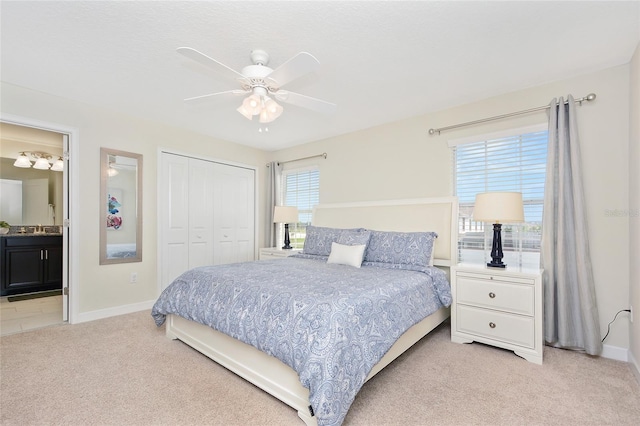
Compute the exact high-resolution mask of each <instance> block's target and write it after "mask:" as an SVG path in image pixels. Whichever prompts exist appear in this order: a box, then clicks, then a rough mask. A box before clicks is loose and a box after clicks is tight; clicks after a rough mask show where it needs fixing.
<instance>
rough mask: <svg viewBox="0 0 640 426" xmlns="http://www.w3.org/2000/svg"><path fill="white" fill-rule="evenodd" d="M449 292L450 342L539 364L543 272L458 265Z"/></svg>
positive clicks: (541, 347) (540, 357) (541, 345)
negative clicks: (497, 350) (476, 345)
mask: <svg viewBox="0 0 640 426" xmlns="http://www.w3.org/2000/svg"><path fill="white" fill-rule="evenodd" d="M451 292H452V295H453V304H452V306H451V341H452V342H455V343H471V342H473V341H476V342H481V343H485V344H487V345H492V346H496V347H500V348H504V349H508V350H511V351H514V352H515V354H516V355H518V356H521V357H522V358H524V359H526V360H527V361H530V362H533V363H535V364H542V351H543V340H544V338H543V329H542V303H543V300H542V271H540V270H537V269H535V270H531V269H528V270H527V269H522V268H517V267H515V268H514V267H509V266H507V268H505V269H498V268H489V267H486V266H483V265H470V264H458V265H457V266H456V267H455V268H454V270H453V274H452V279H451Z"/></svg>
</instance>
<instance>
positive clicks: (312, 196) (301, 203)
mask: <svg viewBox="0 0 640 426" xmlns="http://www.w3.org/2000/svg"><path fill="white" fill-rule="evenodd" d="M319 202H320V171H319V170H318V169H317V168H315V167H314V168H305V169H294V170H285V171H283V172H282V204H283V205H285V206H296V207H298V223H291V224H289V238H290V239H291V246H292V247H294V248H302V247H303V246H304V238H305V236H306V227H307V225H310V224H311V215H312V213H313V207H314V206H315V205H317V204H318V203H319ZM283 239H284V230H283V229H282V230H281V233H280V241H282V240H283Z"/></svg>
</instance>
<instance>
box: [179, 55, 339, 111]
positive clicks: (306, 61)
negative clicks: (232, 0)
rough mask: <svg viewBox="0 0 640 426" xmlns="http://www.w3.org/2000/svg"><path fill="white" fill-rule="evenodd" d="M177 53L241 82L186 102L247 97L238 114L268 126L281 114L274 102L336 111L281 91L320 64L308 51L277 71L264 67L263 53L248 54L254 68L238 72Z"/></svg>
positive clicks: (320, 102) (200, 57)
mask: <svg viewBox="0 0 640 426" xmlns="http://www.w3.org/2000/svg"><path fill="white" fill-rule="evenodd" d="M177 51H178V53H180V54H181V55H184V56H186V57H187V58H189V59H192V60H194V61H196V62H199V63H200V64H202V65H205V66H207V67H209V68H211V69H213V70H215V71H217V72H218V73H219V74H221V75H222V76H223V77H226V78H228V79H233V80H235V81H237V82H239V83H240V89H235V90H227V91H224V92H217V93H210V94H208V95H202V96H195V97H192V98H187V99H185V102H188V103H198V102H202V101H208V100H211V99H213V98H221V97H235V96H238V95H249V96H247V97H246V98H245V99H244V101H243V102H242V105H240V107H239V108H238V109H237V111H238V112H239V113H240V114H242V115H243V116H245V117H246V118H248V119H249V120H251V119H252V118H253V116H254V115H257V116H258V117H259V121H260V123H269V122H271V121H273V120H275V119H276V118H278V117H279V116H280V115H281V114H282V111H283V108H282V106H281V105H279V104H278V103H277V102H276V101H275V100H274V99H276V100H278V101H281V102H285V103H288V104H291V105H295V106H299V107H302V108H307V109H310V110H313V111H317V112H321V113H325V114H330V113H332V112H334V111H335V110H336V104H333V103H331V102H327V101H323V100H321V99H316V98H312V97H310V96H305V95H301V94H299V93H294V92H289V91H286V90H282V87H283V86H284V85H286V84H287V83H289V82H291V81H293V80H295V79H297V78H299V77H302V76H303V75H305V74H308V73H310V72H312V71H314V70H315V69H316V68H317V67H318V66H319V65H320V62H318V60H317V59H316V58H314V57H313V56H312V55H311V54H309V53H307V52H300V53H298V54H297V55H295V56H294V57H293V58H291V59H289V60H288V61H286V62H285V63H283V64H282V65H280V66H279V67H278V68H276V69H272V68H269V67H268V66H267V64H268V63H269V54H268V53H267V52H265V51H264V50H253V51H252V52H251V62H252V64H253V65H248V66H246V67H244V68H243V69H242V71H241V72H238V71H235V70H233V69H232V68H230V67H228V66H226V65H224V64H223V63H221V62H219V61H217V60H215V59H213V58H210V57H209V56H207V55H205V54H204V53H201V52H199V51H197V50H195V49H192V48H190V47H180V48H178V49H177Z"/></svg>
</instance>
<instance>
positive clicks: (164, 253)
mask: <svg viewBox="0 0 640 426" xmlns="http://www.w3.org/2000/svg"><path fill="white" fill-rule="evenodd" d="M188 189H189V159H188V158H187V157H182V156H180V155H173V154H167V153H164V152H163V153H162V154H161V173H160V190H159V191H158V197H159V198H160V203H159V206H160V215H159V216H160V238H159V240H160V253H161V259H159V263H160V288H161V289H164V288H166V287H167V286H168V285H169V284H171V282H172V281H173V280H174V279H175V278H177V277H178V276H179V275H180V274H181V273H183V272H184V271H186V270H187V269H189V208H188V206H189V191H188Z"/></svg>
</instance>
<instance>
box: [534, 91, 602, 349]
mask: <svg viewBox="0 0 640 426" xmlns="http://www.w3.org/2000/svg"><path fill="white" fill-rule="evenodd" d="M575 110H576V106H575V102H574V100H573V97H572V96H571V95H569V97H568V99H567V103H566V104H565V102H564V99H563V98H560V100H558V101H557V102H556V99H553V101H551V104H550V106H549V145H548V152H547V155H548V159H547V176H546V180H545V182H546V183H545V189H544V212H543V218H542V247H541V253H540V265H541V267H542V268H543V269H544V274H543V283H544V299H545V301H544V329H545V341H546V343H547V344H548V345H551V346H555V347H561V348H565V349H573V350H584V351H585V352H586V353H588V354H590V355H599V354H600V353H601V352H602V341H601V340H600V339H601V337H600V325H599V316H598V308H597V306H596V296H595V286H594V281H593V272H592V268H591V256H590V254H589V237H588V235H587V221H586V211H585V203H584V191H583V188H582V172H581V166H580V144H579V140H578V128H577V123H576V111H575Z"/></svg>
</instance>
